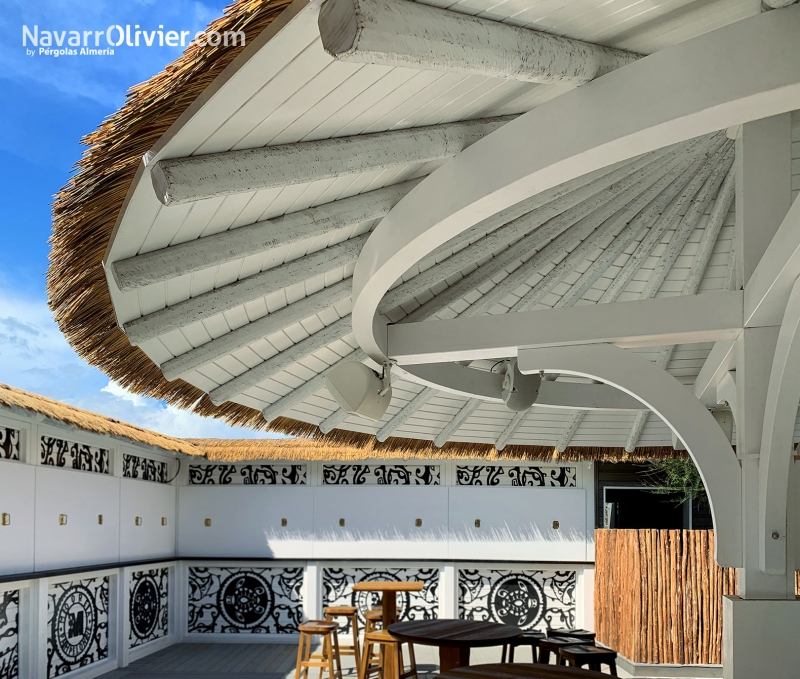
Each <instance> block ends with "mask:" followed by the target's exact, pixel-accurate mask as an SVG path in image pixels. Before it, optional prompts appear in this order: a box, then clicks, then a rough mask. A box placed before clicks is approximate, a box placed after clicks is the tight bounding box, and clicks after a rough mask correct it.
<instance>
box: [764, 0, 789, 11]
mask: <svg viewBox="0 0 800 679" xmlns="http://www.w3.org/2000/svg"><path fill="white" fill-rule="evenodd" d="M796 2H797V0H763V4H764V6H766V7H768V8H769V9H780V8H781V7H788V6H789V5H794V4H795V3H796Z"/></svg>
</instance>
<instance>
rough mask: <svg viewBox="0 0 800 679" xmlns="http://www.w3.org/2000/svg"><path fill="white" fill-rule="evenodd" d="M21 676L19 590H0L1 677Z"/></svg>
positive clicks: (15, 677) (14, 678) (9, 678)
mask: <svg viewBox="0 0 800 679" xmlns="http://www.w3.org/2000/svg"><path fill="white" fill-rule="evenodd" d="M18 676H19V590H18V589H12V590H10V591H7V592H0V679H17V677H18Z"/></svg>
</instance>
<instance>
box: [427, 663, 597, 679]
mask: <svg viewBox="0 0 800 679" xmlns="http://www.w3.org/2000/svg"><path fill="white" fill-rule="evenodd" d="M438 676H439V677H440V678H441V679H608V676H609V675H607V674H602V673H601V672H592V671H590V670H584V669H579V668H577V667H564V666H561V665H532V664H526V663H493V664H491V665H472V666H471V667H457V668H456V669H453V670H448V671H447V672H442V673H441V674H439V675H438Z"/></svg>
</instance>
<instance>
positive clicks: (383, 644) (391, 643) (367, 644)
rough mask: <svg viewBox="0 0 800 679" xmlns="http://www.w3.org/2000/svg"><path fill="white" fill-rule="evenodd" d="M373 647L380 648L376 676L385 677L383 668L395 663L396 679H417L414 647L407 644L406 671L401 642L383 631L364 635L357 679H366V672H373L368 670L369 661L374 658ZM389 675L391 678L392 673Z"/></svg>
mask: <svg viewBox="0 0 800 679" xmlns="http://www.w3.org/2000/svg"><path fill="white" fill-rule="evenodd" d="M375 646H379V647H380V654H379V658H380V660H379V665H378V674H379V675H380V676H381V677H383V676H385V668H386V666H387V664H388V663H397V665H396V666H397V673H396V676H397V679H409V677H413V679H418V677H417V659H416V658H415V657H414V645H413V644H408V660H409V669H408V670H406V668H405V663H404V662H403V642H401V641H400V640H399V639H395V638H394V637H393V636H392V635H391V634H389V632H387V631H386V630H385V629H379V630H375V631H374V632H367V633H366V634H365V635H364V649H363V653H362V654H361V669H360V671H359V673H358V679H367V676H368V674H367V673H368V671H371V672H374V671H375V669H370V659H371V658H373V657H374V655H373V654H374V648H375ZM389 674H390V676H391V674H392V673H389Z"/></svg>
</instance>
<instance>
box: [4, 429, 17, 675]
mask: <svg viewBox="0 0 800 679" xmlns="http://www.w3.org/2000/svg"><path fill="white" fill-rule="evenodd" d="M20 438H21V437H20V431H19V429H13V428H11V427H0V460H19V449H20ZM2 676H3V675H2V674H0V677H2Z"/></svg>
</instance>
